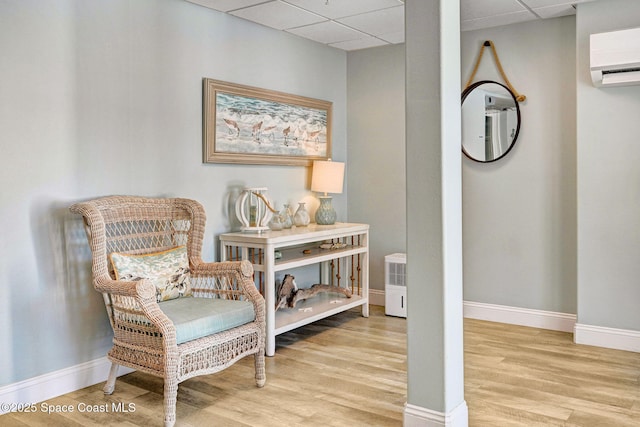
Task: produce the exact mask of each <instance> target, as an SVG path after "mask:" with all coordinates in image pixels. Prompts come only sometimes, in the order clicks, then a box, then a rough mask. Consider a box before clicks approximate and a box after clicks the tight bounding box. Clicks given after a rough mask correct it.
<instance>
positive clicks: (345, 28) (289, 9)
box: [187, 0, 592, 51]
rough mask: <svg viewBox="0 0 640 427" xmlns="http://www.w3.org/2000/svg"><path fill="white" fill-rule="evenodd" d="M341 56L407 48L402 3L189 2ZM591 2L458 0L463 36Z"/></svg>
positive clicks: (384, 0) (398, 0)
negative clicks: (377, 48) (329, 48)
mask: <svg viewBox="0 0 640 427" xmlns="http://www.w3.org/2000/svg"><path fill="white" fill-rule="evenodd" d="M187 1H189V2H191V3H196V4H199V5H201V6H204V7H207V8H210V9H214V10H217V11H220V12H224V13H228V14H230V15H233V16H237V17H238V18H242V19H246V20H249V21H252V22H255V23H257V24H260V25H264V26H267V27H271V28H275V29H277V30H282V31H286V32H288V33H291V34H295V35H297V36H300V37H304V38H307V39H310V40H313V41H315V42H318V43H323V44H326V45H329V46H332V47H335V48H338V49H343V50H347V51H350V50H358V49H366V48H369V47H374V46H382V45H387V44H397V43H403V42H404V0H271V1H265V0H187ZM587 1H592V0H572V1H567V0H460V29H461V30H462V31H471V30H478V29H481V28H489V27H497V26H500V25H507V24H515V23H518V22H525V21H534V20H536V19H547V18H555V17H559V16H565V15H573V14H575V8H574V5H575V4H577V3H584V2H587Z"/></svg>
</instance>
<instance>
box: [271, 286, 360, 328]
mask: <svg viewBox="0 0 640 427" xmlns="http://www.w3.org/2000/svg"><path fill="white" fill-rule="evenodd" d="M363 304H367V300H366V299H365V298H363V297H361V296H360V295H352V296H351V298H347V297H345V296H343V295H339V294H334V293H322V294H319V295H316V296H313V297H311V298H309V299H306V300H304V301H300V302H299V303H297V304H296V306H295V307H294V308H285V309H279V310H278V311H276V313H275V314H276V315H275V318H276V325H275V329H274V333H275V335H280V334H283V333H285V332H289V331H291V330H293V329H296V328H299V327H300V326H304V325H307V324H309V323H312V322H315V321H316V320H320V319H324V318H325V317H328V316H333V315H334V314H338V313H342V312H343V311H346V310H349V309H352V308H354V307H358V306H361V305H363Z"/></svg>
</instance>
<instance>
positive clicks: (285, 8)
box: [229, 0, 326, 30]
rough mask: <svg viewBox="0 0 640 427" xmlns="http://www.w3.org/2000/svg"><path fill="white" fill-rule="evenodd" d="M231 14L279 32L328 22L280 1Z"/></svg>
mask: <svg viewBox="0 0 640 427" xmlns="http://www.w3.org/2000/svg"><path fill="white" fill-rule="evenodd" d="M229 13H231V15H234V16H237V17H239V18H243V19H247V20H249V21H253V22H257V23H258V24H262V25H266V26H268V27H271V28H275V29H277V30H284V29H286V28H294V27H300V26H303V25H309V24H314V23H316V22H322V21H326V18H323V17H322V16H319V15H316V14H315V13H311V12H307V11H305V10H302V9H300V8H299V7H295V6H291V5H290V4H287V3H284V2H282V1H279V0H278V1H272V2H269V3H263V4H259V5H257V6H251V7H247V8H244V9H238V10H235V11H232V12H229Z"/></svg>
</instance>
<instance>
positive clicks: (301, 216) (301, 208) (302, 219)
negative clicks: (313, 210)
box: [293, 202, 311, 227]
mask: <svg viewBox="0 0 640 427" xmlns="http://www.w3.org/2000/svg"><path fill="white" fill-rule="evenodd" d="M310 222H311V217H310V216H309V212H307V208H306V207H305V204H304V202H300V203H298V210H297V211H296V213H295V215H293V223H294V224H295V225H296V227H306V226H307V225H309V223H310Z"/></svg>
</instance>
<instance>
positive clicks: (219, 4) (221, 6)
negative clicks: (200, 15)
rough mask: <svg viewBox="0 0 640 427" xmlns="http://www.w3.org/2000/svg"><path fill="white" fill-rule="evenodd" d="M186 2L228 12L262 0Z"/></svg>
mask: <svg viewBox="0 0 640 427" xmlns="http://www.w3.org/2000/svg"><path fill="white" fill-rule="evenodd" d="M187 1H188V2H191V3H195V4H199V5H200V6H204V7H208V8H209V9H215V10H219V11H221V12H228V11H230V10H235V9H241V8H243V7H247V6H253V5H256V4H259V3H264V0H187Z"/></svg>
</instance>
